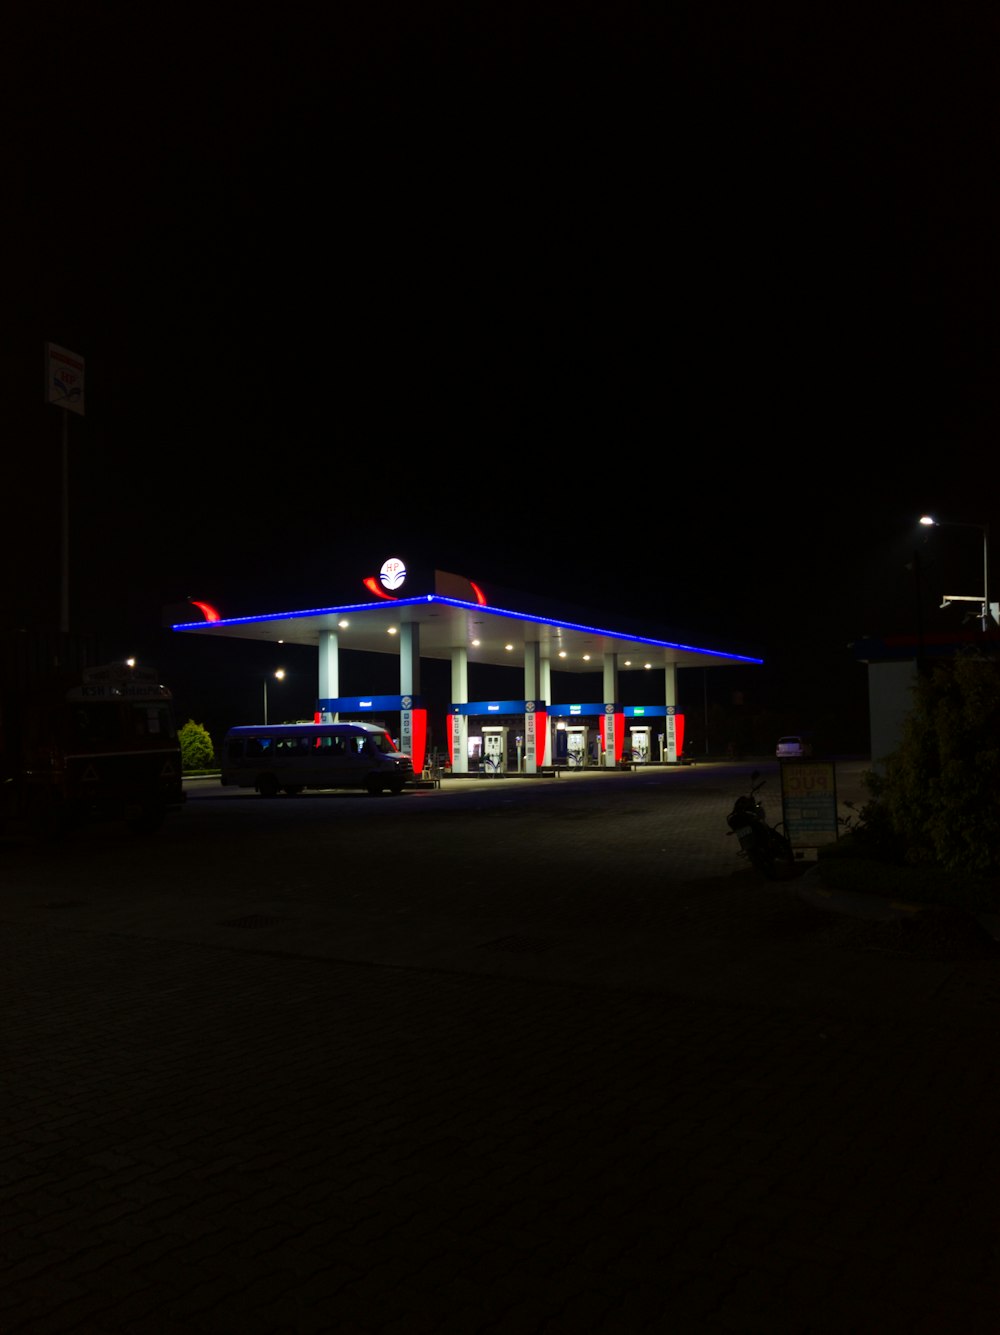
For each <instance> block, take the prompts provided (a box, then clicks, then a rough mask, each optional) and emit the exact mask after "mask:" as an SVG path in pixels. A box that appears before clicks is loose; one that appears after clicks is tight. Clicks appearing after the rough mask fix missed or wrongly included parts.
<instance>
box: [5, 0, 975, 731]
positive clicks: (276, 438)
mask: <svg viewBox="0 0 1000 1335" xmlns="http://www.w3.org/2000/svg"><path fill="white" fill-rule="evenodd" d="M813 8H815V7H808V6H807V7H801V6H792V5H791V4H782V5H764V6H750V5H745V4H740V5H738V4H726V5H722V4H714V5H713V4H702V3H698V4H694V3H692V4H689V5H670V6H656V5H640V4H631V3H625V4H618V5H615V6H607V5H597V4H593V5H591V4H588V3H579V2H578V3H573V4H566V5H564V6H554V5H547V4H545V3H532V4H530V5H528V4H523V5H522V4H519V3H505V4H503V5H502V6H486V5H458V4H454V5H452V4H445V3H440V0H433V3H431V4H430V5H425V6H420V7H411V6H402V5H393V4H389V5H381V6H355V7H353V12H350V13H348V12H345V10H346V7H345V6H325V7H323V8H319V7H316V8H309V9H306V8H303V7H296V8H292V9H287V10H282V9H280V8H279V9H275V10H273V11H271V12H269V13H266V14H264V13H257V14H251V13H249V12H248V11H246V10H239V11H237V10H235V9H233V10H229V9H227V8H223V9H218V10H216V11H214V12H211V13H199V14H198V15H197V17H196V18H186V17H185V16H184V15H183V12H182V11H181V10H169V11H158V12H156V13H150V12H139V11H138V10H136V9H135V8H134V7H132V8H127V7H124V6H121V7H117V8H116V7H105V8H103V9H101V10H100V12H94V9H93V7H80V6H74V7H70V6H60V5H56V6H51V5H49V6H45V7H44V8H42V7H33V10H32V12H30V13H28V12H25V13H23V14H21V15H20V16H18V17H16V18H15V19H14V20H13V21H12V22H11V23H10V32H9V35H8V41H7V46H8V50H7V66H8V68H7V70H6V71H5V83H6V85H7V91H8V96H9V97H10V99H11V103H10V105H11V106H12V107H13V108H14V112H13V116H12V118H11V121H10V125H11V130H12V133H10V134H9V136H7V138H8V143H7V155H6V156H7V167H6V169H5V184H6V186H7V189H6V191H5V195H6V197H7V199H8V201H9V202H11V203H12V204H13V209H12V210H11V212H10V215H9V217H8V222H9V224H10V226H11V231H10V234H9V239H8V243H7V245H6V246H5V247H4V250H5V256H4V260H5V272H6V278H5V284H4V286H5V291H6V294H7V300H5V302H4V311H5V313H4V318H3V321H2V350H3V358H2V375H3V381H2V383H0V403H2V410H0V412H2V416H0V426H2V432H3V441H4V462H5V468H4V480H5V484H6V485H5V489H4V491H5V496H6V498H7V501H8V504H7V506H6V507H5V511H6V514H5V523H4V525H3V526H2V527H3V538H2V541H3V554H4V557H5V560H4V569H5V572H6V574H5V580H4V585H3V604H2V609H0V610H2V612H3V617H4V621H5V622H6V623H7V624H16V625H19V624H27V623H35V624H39V623H42V622H47V623H48V624H55V623H56V621H57V619H58V608H59V494H60V493H59V459H60V429H61V413H60V411H59V410H57V409H54V408H52V407H50V406H47V405H45V404H44V402H43V369H44V368H43V350H44V344H45V342H46V341H47V340H50V341H52V342H55V343H58V344H61V345H62V346H65V347H67V348H70V349H72V350H74V351H76V352H79V353H81V354H82V355H83V356H84V357H85V358H86V365H87V411H86V416H85V417H84V418H82V419H81V418H78V417H75V416H74V417H71V418H70V421H69V428H70V453H71V483H70V497H71V521H70V530H71V536H70V553H71V564H72V573H71V580H70V597H71V617H72V621H73V624H74V627H76V628H80V629H92V628H95V629H100V630H101V631H102V632H104V633H107V634H109V635H110V636H111V637H112V639H113V640H115V642H116V643H120V644H121V646H122V648H123V650H124V649H125V647H126V645H127V644H134V645H136V646H137V649H136V651H137V652H139V653H140V654H143V655H146V656H155V657H159V658H160V659H163V658H164V657H166V659H167V660H168V662H169V664H170V670H172V671H174V672H176V673H177V674H178V676H180V677H184V676H185V674H187V673H188V669H189V665H188V664H186V663H185V661H184V651H183V650H181V649H180V648H179V647H178V646H177V645H176V644H174V643H168V641H170V640H172V641H176V640H177V639H178V638H181V637H177V636H173V637H165V636H164V633H163V632H162V631H161V629H160V621H161V609H162V607H163V606H164V605H166V604H171V603H176V602H178V601H183V600H184V599H186V598H189V597H194V598H204V599H207V600H208V601H210V602H213V603H214V604H216V605H217V606H218V607H219V608H220V610H221V611H222V613H223V614H224V615H227V614H233V615H235V614H240V613H244V612H267V611H276V610H286V609H291V608H296V607H306V606H314V605H322V604H326V603H329V602H335V601H340V600H341V597H342V595H343V593H344V592H345V590H346V591H348V593H349V592H350V591H351V590H352V589H353V588H354V587H355V586H356V583H357V580H358V579H360V577H361V576H362V575H363V574H366V573H370V571H369V569H368V567H370V566H371V564H372V562H373V561H374V560H375V559H376V558H379V557H384V556H388V555H393V554H398V555H402V556H404V557H406V558H408V559H411V560H420V561H422V562H425V563H427V564H429V565H431V566H436V567H437V568H440V569H444V570H451V571H455V572H457V573H460V574H464V575H468V576H470V577H471V578H474V579H476V580H477V581H478V582H480V583H481V584H483V586H484V587H485V588H486V589H487V591H489V589H490V587H491V585H493V586H497V585H499V586H503V587H504V588H505V589H511V588H513V589H518V588H521V589H524V590H526V591H527V592H529V593H533V594H542V595H549V596H551V597H552V598H553V599H554V600H555V601H556V602H557V603H558V602H560V601H565V602H570V603H574V604H579V605H583V606H590V607H593V608H594V609H595V611H596V612H597V613H599V614H601V618H602V619H603V621H604V623H605V624H608V625H611V624H612V623H613V622H614V620H615V617H616V616H629V617H636V616H638V617H641V618H644V619H646V620H648V621H649V622H650V624H651V625H656V626H660V627H664V626H665V627H677V628H680V629H683V630H685V631H689V632H691V633H693V635H694V637H695V642H698V641H699V639H700V640H701V641H702V642H705V643H710V644H713V645H720V646H722V647H732V648H733V649H735V650H736V651H744V650H748V651H750V652H760V653H761V654H762V656H763V657H764V658H765V659H766V660H767V663H768V669H767V671H768V673H769V674H770V676H769V678H768V680H769V681H770V682H771V684H772V686H773V689H774V690H775V691H776V692H777V693H778V694H781V693H785V694H786V695H787V694H789V693H791V692H792V690H793V688H794V691H795V692H797V693H799V694H800V695H801V696H802V697H803V700H802V704H801V712H803V713H804V712H807V711H808V708H809V704H808V689H806V684H807V683H808V686H809V687H810V688H811V689H814V690H822V691H824V692H827V693H830V692H833V693H835V692H837V691H838V690H840V689H841V687H840V685H839V684H838V683H839V681H840V677H839V676H838V674H840V673H843V674H844V676H843V680H844V681H849V682H851V683H852V686H851V687H850V688H845V689H853V683H854V682H855V680H856V673H857V669H856V666H855V665H854V664H853V662H852V659H851V654H850V651H849V650H848V648H847V646H848V645H849V644H850V643H851V642H852V641H854V640H855V639H857V638H858V637H859V636H861V635H864V634H878V633H888V632H892V631H913V630H914V629H915V624H914V623H915V622H916V621H917V619H918V617H919V618H920V619H921V620H922V621H923V623H924V626H925V628H926V629H930V630H941V631H945V630H948V629H950V628H952V627H953V626H955V625H956V623H957V622H958V621H959V620H960V615H961V614H960V613H958V612H956V610H955V609H950V610H948V611H942V610H940V609H939V607H938V604H939V602H940V595H941V594H942V593H943V592H965V593H970V594H972V593H978V592H981V588H980V586H981V583H982V579H981V568H982V535H981V534H980V533H979V532H978V531H977V530H976V529H975V528H974V527H973V528H971V529H959V528H953V529H948V530H945V529H940V530H938V531H936V532H934V533H933V534H930V535H928V534H926V533H919V532H918V530H917V528H916V524H915V521H916V518H917V517H918V516H919V514H921V513H923V512H925V511H927V510H931V511H934V512H936V513H937V514H938V515H939V516H940V517H941V518H946V519H950V520H953V521H959V522H962V523H966V524H971V525H982V524H990V525H991V526H992V531H994V532H996V533H997V534H998V535H1000V515H998V513H997V510H998V505H997V494H998V488H997V483H998V471H1000V470H998V468H997V465H996V462H995V461H996V440H997V427H998V424H1000V412H998V407H1000V405H998V401H997V400H998V395H997V356H996V354H997V340H996V330H997V295H998V288H1000V284H998V272H997V237H998V235H1000V229H998V226H997V224H998V221H1000V219H998V208H997V195H996V169H995V168H996V156H997V129H996V126H997V122H996V107H995V84H996V79H995V75H996V70H995V62H994V59H993V57H994V54H995V24H994V21H993V19H992V17H991V16H990V15H989V13H988V11H987V10H986V9H985V8H983V9H982V10H980V11H978V14H981V15H982V17H981V18H980V17H977V11H975V10H971V7H955V8H952V9H947V8H946V7H945V6H941V7H940V8H937V7H931V6H924V5H907V6H889V7H886V6H876V7H874V9H875V10H876V11H877V12H873V11H872V7H862V6H858V7H857V8H856V9H853V10H852V8H851V6H850V5H839V6H837V7H834V8H833V9H829V10H827V9H826V7H824V12H823V13H813V12H811V10H812V9H813ZM918 553H919V557H920V579H919V581H918V580H916V579H915V577H914V568H913V561H914V555H915V554H918ZM992 579H993V583H994V587H995V589H996V591H997V592H1000V572H997V573H995V574H993V575H992ZM948 584H951V585H956V584H957V585H958V586H961V587H952V588H950V589H949V588H947V587H946V586H947V585H948ZM235 654H236V658H234V660H233V664H232V670H233V673H234V675H236V676H238V675H239V674H240V673H243V672H245V673H246V674H247V675H248V676H249V677H252V678H255V676H256V673H257V669H258V666H259V664H258V663H257V660H256V658H254V657H252V656H251V655H249V653H248V654H247V655H243V654H242V651H240V650H239V649H237V650H235ZM237 659H238V660H239V661H237ZM203 666H204V665H203V664H198V665H197V671H200V670H202V668H203ZM227 670H228V669H227ZM190 671H191V673H194V672H195V671H196V669H195V668H191V669H190ZM254 689H256V687H255V688H254ZM185 704H186V705H187V704H189V705H190V708H191V710H192V712H195V713H197V711H198V709H199V707H200V706H201V704H202V702H201V701H200V700H199V699H198V697H197V691H196V690H195V689H194V688H193V687H192V686H186V687H185ZM235 707H236V706H235V705H234V708H235ZM239 707H240V708H243V707H244V706H243V704H242V701H241V703H240V706H239ZM232 721H240V720H232Z"/></svg>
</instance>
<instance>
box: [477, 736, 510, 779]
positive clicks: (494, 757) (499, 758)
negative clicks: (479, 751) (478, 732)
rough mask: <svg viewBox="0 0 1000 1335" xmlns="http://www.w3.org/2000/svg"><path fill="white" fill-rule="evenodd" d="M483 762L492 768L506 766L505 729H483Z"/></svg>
mask: <svg viewBox="0 0 1000 1335" xmlns="http://www.w3.org/2000/svg"><path fill="white" fill-rule="evenodd" d="M483 763H484V764H485V765H486V766H487V767H488V768H489V769H492V770H497V771H500V772H503V771H504V770H505V769H506V768H507V729H506V728H484V729H483Z"/></svg>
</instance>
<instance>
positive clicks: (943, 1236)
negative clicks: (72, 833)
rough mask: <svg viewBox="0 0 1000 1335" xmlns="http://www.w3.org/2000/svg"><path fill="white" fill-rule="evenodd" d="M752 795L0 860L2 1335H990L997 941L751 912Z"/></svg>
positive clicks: (321, 824) (780, 909)
mask: <svg viewBox="0 0 1000 1335" xmlns="http://www.w3.org/2000/svg"><path fill="white" fill-rule="evenodd" d="M749 768H750V767H749V765H742V766H741V765H733V766H724V767H712V766H695V767H692V768H691V769H690V770H688V769H685V770H671V771H658V772H652V771H651V772H650V773H649V774H647V775H637V776H625V775H621V776H619V775H607V776H603V778H602V780H601V781H600V782H599V783H598V782H595V781H592V780H590V779H585V778H584V777H583V776H580V781H579V782H578V781H577V778H576V776H573V777H563V778H560V779H558V780H548V781H542V780H536V781H507V780H498V781H472V782H470V783H465V784H455V785H454V786H451V787H449V785H447V784H446V786H445V788H444V789H442V790H441V791H440V792H429V793H419V794H418V793H412V794H407V795H405V796H404V797H402V798H399V799H391V798H384V799H379V800H376V799H369V798H367V797H364V796H358V797H356V796H355V795H350V796H343V795H342V796H340V797H325V798H324V797H316V798H309V799H295V800H294V804H293V803H292V802H291V801H286V800H284V799H279V800H278V801H277V802H275V803H262V802H260V801H259V800H258V799H255V798H250V797H246V796H242V797H241V796H237V795H234V794H231V793H228V792H225V793H224V792H222V791H221V790H219V789H218V788H217V787H215V786H214V785H201V786H194V785H193V786H192V789H193V791H192V796H191V800H190V801H189V803H188V806H187V809H186V810H185V811H184V813H183V814H182V815H181V816H180V817H178V818H177V820H176V821H175V822H172V823H171V825H170V826H169V827H168V828H167V830H165V831H164V832H162V836H161V838H159V839H158V840H157V841H156V842H155V843H154V844H153V845H147V844H143V843H138V842H134V841H133V842H128V841H123V840H122V839H121V838H119V837H118V836H117V835H113V834H112V832H111V831H105V830H98V831H93V832H88V834H87V835H86V836H85V837H84V838H83V839H82V840H80V841H78V842H77V843H76V844H75V845H74V846H73V848H72V849H68V850H65V851H63V852H61V853H38V852H35V851H33V850H30V849H27V848H25V847H23V846H21V845H16V844H10V845H8V846H5V847H3V848H0V874H2V892H0V924H2V927H3V932H2V936H0V950H2V953H3V965H4V973H3V977H4V984H3V997H4V1023H3V1029H2V1052H0V1056H2V1060H3V1083H2V1090H3V1130H4V1135H3V1137H2V1139H0V1173H2V1180H3V1194H2V1201H3V1220H2V1241H0V1266H2V1275H0V1332H2V1335H63V1332H66V1333H67V1335H68V1333H69V1332H95V1333H97V1335H110V1333H111V1332H136V1335H146V1333H147V1332H148V1333H149V1335H167V1333H169V1335H173V1333H174V1332H177V1333H178V1335H179V1333H180V1332H185V1333H187V1332H191V1333H192V1335H198V1333H200V1332H206V1333H208V1335H215V1333H216V1332H219V1333H220V1335H221V1333H222V1332H227V1333H228V1332H240V1333H241V1335H257V1333H258V1332H259V1333H260V1335H264V1333H265V1332H276V1333H277V1332H302V1333H303V1335H307V1333H309V1332H326V1331H329V1332H336V1333H337V1335H366V1333H371V1335H421V1333H422V1332H428V1333H429V1335H430V1333H432V1332H455V1335H479V1333H480V1332H483V1333H485V1332H495V1333H496V1335H522V1332H523V1333H524V1335H530V1333H534V1332H538V1335H584V1333H587V1332H614V1333H615V1335H631V1332H645V1331H652V1332H663V1333H664V1335H674V1333H675V1332H680V1333H682V1335H686V1333H687V1332H692V1333H694V1332H740V1333H742V1332H746V1333H747V1335H751V1333H752V1335H758V1333H759V1335H779V1333H781V1332H789V1333H791V1332H802V1333H803V1335H805V1333H806V1332H821V1333H824V1335H825V1333H827V1332H829V1333H830V1335H834V1333H836V1335H843V1333H844V1332H855V1331H857V1332H864V1333H865V1335H867V1333H868V1332H872V1333H873V1335H874V1333H876V1332H877V1333H879V1335H881V1333H882V1332H904V1331H905V1332H927V1333H928V1335H930V1333H932V1332H933V1333H935V1335H936V1333H937V1332H942V1333H944V1332H947V1333H948V1335H956V1333H960V1335H970V1333H972V1332H990V1333H991V1335H992V1333H995V1332H997V1331H1000V1254H998V1253H1000V1246H998V1244H1000V1232H998V1226H1000V1219H998V1212H1000V1205H998V1202H1000V1140H998V1134H997V1125H998V1114H1000V1067H998V1063H997V1047H998V1017H1000V963H998V958H997V947H996V943H995V942H993V941H992V940H991V939H990V938H988V937H987V936H986V935H985V933H984V934H983V937H982V938H980V937H978V936H976V935H975V934H974V933H970V934H969V935H968V936H962V935H961V934H957V935H956V934H949V932H948V931H946V930H944V929H941V928H939V929H937V930H936V931H934V932H926V933H921V932H920V931H918V930H916V929H915V928H914V925H913V924H914V919H913V916H912V915H909V916H907V914H906V913H905V911H904V912H902V913H900V912H896V913H894V915H893V917H892V918H891V919H889V920H885V921H883V920H882V919H881V918H880V917H878V916H866V915H865V914H864V913H862V912H854V913H850V914H846V913H843V912H840V911H836V910H838V909H839V908H840V907H842V906H840V905H838V904H837V903H835V902H833V901H831V900H830V899H829V897H827V896H825V895H824V891H823V887H822V885H821V884H820V883H817V882H816V878H815V872H813V871H806V872H805V873H804V875H803V876H802V877H801V878H799V879H798V880H796V881H795V882H794V883H791V884H788V885H773V884H769V883H766V882H763V881H760V880H758V879H757V878H756V877H755V876H754V875H753V873H752V872H751V871H750V870H749V869H747V868H746V867H744V866H743V864H742V863H741V862H740V860H739V859H738V857H737V856H736V853H735V850H734V848H733V841H732V840H731V839H728V838H727V837H726V835H725V827H724V815H725V812H726V811H727V810H728V808H729V805H730V804H731V801H732V798H733V796H734V795H735V793H736V792H738V791H740V789H741V787H742V785H743V783H744V782H745V776H746V774H747V773H748V771H749ZM770 773H771V774H772V775H776V770H775V769H774V767H773V766H772V767H771V770H770ZM856 778H857V771H856V770H854V769H852V770H850V772H849V773H848V772H845V775H844V784H843V786H842V788H841V794H842V795H845V793H846V790H847V787H848V785H849V784H850V783H853V782H855V781H856ZM772 783H773V784H774V785H776V783H777V780H776V778H774V779H773V780H772ZM767 791H768V790H765V795H766V793H767ZM775 791H776V789H775ZM775 800H776V799H775ZM774 814H777V813H776V812H775V813H774ZM855 907H856V908H857V909H863V908H864V906H862V905H858V906H855Z"/></svg>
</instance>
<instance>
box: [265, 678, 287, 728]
mask: <svg viewBox="0 0 1000 1335" xmlns="http://www.w3.org/2000/svg"><path fill="white" fill-rule="evenodd" d="M274 676H275V679H276V680H277V681H284V679H285V669H284V668H277V669H276V670H275V673H274ZM264 722H265V723H266V722H267V678H266V677H265V678H264Z"/></svg>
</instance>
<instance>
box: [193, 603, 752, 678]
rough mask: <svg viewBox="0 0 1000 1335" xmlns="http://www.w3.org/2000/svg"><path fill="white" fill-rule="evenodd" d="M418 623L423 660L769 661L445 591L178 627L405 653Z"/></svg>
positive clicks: (572, 666)
mask: <svg viewBox="0 0 1000 1335" xmlns="http://www.w3.org/2000/svg"><path fill="white" fill-rule="evenodd" d="M408 624H409V625H417V626H419V628H420V629H419V634H420V657H421V658H427V659H443V660H445V661H448V660H450V659H451V658H452V656H453V654H454V653H455V651H456V650H457V649H461V648H465V649H466V650H467V652H468V661H469V663H470V665H471V664H474V663H481V664H483V665H485V666H489V667H523V666H524V655H525V646H526V645H529V644H534V643H537V644H538V645H539V652H540V654H541V656H542V657H543V658H548V659H549V660H550V661H551V664H552V667H553V669H554V670H556V671H559V672H577V673H587V672H599V671H600V670H601V666H602V663H603V661H604V658H605V655H607V654H617V655H618V665H619V668H620V669H621V668H624V669H626V670H627V669H629V668H638V669H643V668H647V667H654V668H663V667H669V666H674V667H679V668H683V667H718V666H724V665H727V664H728V665H734V664H744V665H746V664H757V663H760V662H761V661H762V660H761V659H759V658H752V657H749V656H747V655H743V654H735V653H729V652H727V651H724V650H721V649H715V648H710V647H705V646H698V645H693V644H685V643H679V642H676V641H673V640H669V639H657V638H653V637H650V636H643V635H633V634H630V633H628V632H625V631H616V630H610V629H607V628H600V627H597V626H590V625H581V624H578V623H576V622H572V621H564V620H560V619H558V618H556V617H548V616H539V615H536V614H534V613H531V612H519V611H515V610H512V609H508V608H501V607H494V606H492V605H488V604H484V603H479V602H477V601H467V600H462V599H457V598H453V597H449V596H447V595H443V594H437V593H433V594H425V595H422V596H420V597H417V598H398V599H393V600H392V601H376V602H365V603H351V604H345V605H342V606H338V607H322V608H308V609H304V610H301V611H295V612H275V613H269V614H266V615H262V616H249V617H235V618H232V619H226V620H222V619H218V620H203V621H197V622H188V623H181V624H177V625H175V626H173V629H174V630H175V631H181V632H184V633H192V634H199V635H211V636H212V637H213V638H214V637H219V636H221V637H223V638H230V639H238V640H267V641H271V642H272V643H275V644H279V643H280V644H300V645H312V646H313V647H315V648H318V646H319V643H320V637H321V635H322V634H324V633H326V632H330V631H332V632H334V633H335V634H336V635H337V639H338V642H339V644H340V647H341V648H342V649H351V650H357V651H359V652H361V653H381V654H395V653H398V643H399V641H398V632H399V629H400V627H401V626H404V625H408Z"/></svg>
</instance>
